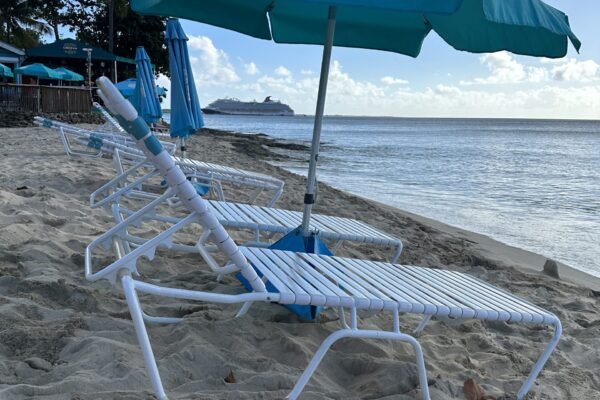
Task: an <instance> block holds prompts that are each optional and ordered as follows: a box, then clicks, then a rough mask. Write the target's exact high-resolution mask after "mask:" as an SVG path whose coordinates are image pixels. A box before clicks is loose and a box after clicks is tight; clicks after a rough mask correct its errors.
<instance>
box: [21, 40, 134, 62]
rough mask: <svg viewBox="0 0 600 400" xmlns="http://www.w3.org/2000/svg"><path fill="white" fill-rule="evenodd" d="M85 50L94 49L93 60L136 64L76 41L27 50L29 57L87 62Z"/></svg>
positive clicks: (60, 41) (57, 42) (56, 42)
mask: <svg viewBox="0 0 600 400" xmlns="http://www.w3.org/2000/svg"><path fill="white" fill-rule="evenodd" d="M83 49H92V60H105V61H118V62H123V63H128V64H135V60H132V59H131V58H126V57H121V56H118V55H116V54H113V53H109V52H108V51H106V50H104V49H101V48H100V47H95V46H92V45H90V44H89V43H85V42H80V41H78V40H75V39H62V40H57V41H55V42H54V43H48V44H45V45H42V46H39V47H34V48H31V49H27V50H26V53H27V57H47V58H77V59H80V60H87V52H86V51H84V50H83Z"/></svg>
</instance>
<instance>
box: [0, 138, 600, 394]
mask: <svg viewBox="0 0 600 400" xmlns="http://www.w3.org/2000/svg"><path fill="white" fill-rule="evenodd" d="M261 143H265V142H264V139H261V137H257V136H240V135H233V134H228V135H218V134H214V133H206V134H203V135H202V134H201V135H196V136H195V137H193V138H192V139H191V140H190V141H189V143H188V145H189V146H188V147H189V153H188V156H189V157H191V158H196V159H201V160H205V161H209V162H217V163H220V164H225V165H232V166H237V167H240V168H244V169H247V170H253V171H257V172H263V173H267V174H270V175H273V176H276V177H280V178H281V179H283V180H285V182H286V187H285V190H284V194H283V196H282V197H281V199H280V200H279V201H278V203H277V204H276V205H277V206H278V207H281V208H288V209H294V210H300V209H301V202H302V194H303V192H304V178H302V177H300V176H297V175H294V174H291V173H289V172H286V171H285V170H283V169H281V168H278V167H275V166H272V165H270V164H269V163H268V162H267V161H268V158H269V157H270V155H269V152H268V149H267V147H266V146H265V145H264V144H261ZM0 144H1V146H0V399H7V400H18V399H48V400H49V399H78V400H87V399H90V400H91V399H95V400H96V399H106V400H108V399H151V398H154V397H153V395H152V392H151V385H150V381H149V380H148V377H147V375H146V369H145V367H144V362H143V359H142V356H141V352H140V350H139V347H138V344H137V340H136V336H135V332H134V329H133V325H132V322H131V319H130V315H129V312H128V309H127V305H126V303H125V301H124V297H123V294H122V291H121V289H120V288H119V287H112V286H111V285H110V284H109V283H108V282H106V281H101V282H96V283H90V282H87V281H86V280H85V278H84V274H83V263H84V249H85V247H86V245H87V244H88V243H89V242H91V241H92V240H93V238H95V237H96V236H98V235H100V234H101V233H103V232H105V231H106V230H107V229H109V228H110V227H111V226H112V225H113V220H112V217H111V215H110V213H109V211H107V210H104V209H91V208H90V207H89V205H88V196H89V194H90V193H91V192H92V191H93V190H94V189H96V188H98V187H99V186H100V185H101V184H102V183H104V182H105V181H106V180H108V179H109V178H110V177H112V176H113V175H114V171H113V169H112V166H111V163H110V160H109V159H107V158H99V159H90V158H87V159H82V158H78V159H69V158H67V156H66V155H65V154H64V152H63V149H62V145H61V144H60V142H59V140H58V136H57V134H56V132H55V131H52V130H49V129H44V128H6V129H0ZM316 211H317V212H321V213H329V214H334V215H338V216H343V217H352V218H356V219H359V220H362V221H365V222H368V223H369V224H372V225H373V226H375V227H377V228H379V229H381V230H383V231H385V232H388V233H389V234H391V235H394V236H397V237H399V238H401V239H402V240H403V242H404V244H405V251H404V253H403V255H402V257H401V259H400V262H401V263H404V264H413V265H420V266H431V267H436V268H448V269H452V270H457V271H462V272H466V273H469V274H471V275H473V276H476V277H478V278H480V279H483V280H485V281H487V282H490V283H492V284H494V285H497V286H499V287H502V288H505V289H507V290H509V291H510V292H512V293H514V294H516V295H519V296H521V297H523V298H526V299H528V300H530V301H531V302H533V303H535V304H537V305H539V306H541V307H543V308H545V309H547V310H549V311H551V312H553V313H554V314H556V315H557V316H558V317H559V318H560V320H561V321H562V325H563V329H564V332H563V337H562V340H561V342H560V343H559V345H558V348H557V350H556V351H555V352H554V354H553V355H552V357H551V358H550V360H549V361H548V363H547V364H546V366H545V368H544V370H543V372H542V374H541V376H540V377H539V379H538V380H537V381H536V384H535V386H534V388H533V390H532V392H531V393H530V395H529V397H528V398H529V399H560V400H562V399H577V400H579V399H586V400H589V399H600V280H598V279H596V278H593V277H591V276H588V275H585V274H583V273H580V272H578V271H575V270H572V269H570V268H569V267H567V266H564V265H561V266H560V267H559V274H560V275H561V279H555V278H552V277H549V276H547V275H544V274H543V273H541V269H542V266H543V264H544V262H545V261H546V259H545V258H544V257H543V256H540V255H536V254H532V253H529V252H526V251H524V250H520V249H517V248H513V247H509V246H505V245H503V244H501V243H498V242H496V241H494V240H492V239H490V238H488V237H485V236H482V235H478V234H475V233H472V232H467V231H464V230H461V229H458V228H454V227H450V226H447V225H444V224H442V223H439V222H437V221H433V220H430V219H427V218H424V217H420V216H416V215H412V214H410V213H407V212H404V211H402V210H398V209H395V208H392V207H389V206H385V205H382V204H379V203H376V202H374V201H370V200H366V199H363V198H360V197H357V196H354V195H351V194H348V193H345V192H341V191H339V190H336V189H333V188H331V187H329V186H327V185H325V184H322V183H321V184H319V198H318V203H317V207H316ZM338 254H340V255H344V256H353V257H360V258H369V259H377V260H383V259H385V257H386V256H387V255H388V254H389V250H387V249H380V248H376V247H370V246H364V245H361V246H353V245H345V246H344V247H343V248H342V249H340V252H339V253H338ZM139 271H140V273H141V275H142V278H143V279H144V280H146V281H149V282H157V283H158V282H160V283H161V284H164V285H165V286H171V287H181V288H193V289H199V290H210V291H218V292H221V293H242V292H244V290H243V288H242V286H241V285H240V284H239V283H238V282H237V281H236V280H235V279H233V278H232V277H226V278H225V279H224V280H223V281H222V282H221V283H217V282H216V281H215V275H214V274H213V273H211V272H210V271H209V269H208V268H207V267H206V266H205V265H204V263H203V261H202V259H201V258H200V257H199V256H196V255H182V254H177V253H173V252H170V251H166V250H160V251H158V252H157V256H156V258H155V260H154V261H152V262H148V261H146V260H144V261H143V262H141V263H140V265H139ZM141 300H142V302H143V304H144V306H145V310H146V311H147V312H148V313H149V314H153V315H169V316H179V317H184V321H183V322H182V323H179V324H177V325H171V326H151V327H150V328H149V334H150V336H151V341H152V343H153V345H154V352H155V356H156V358H157V361H158V364H159V369H160V372H161V374H162V378H163V383H164V384H165V388H166V390H167V393H168V394H169V398H170V399H171V400H173V399H282V398H284V397H285V396H286V395H287V393H288V392H289V390H290V389H291V388H292V386H293V384H294V383H295V381H296V379H297V378H298V377H299V375H300V373H301V372H302V371H303V369H304V367H305V366H306V364H307V363H308V361H309V359H310V357H312V355H313V353H314V351H315V350H316V348H317V347H318V345H319V344H320V343H321V342H322V341H323V339H324V338H325V337H326V336H327V335H329V334H330V333H331V332H332V331H333V330H334V329H337V327H338V326H339V321H338V319H337V316H336V314H335V313H333V312H331V311H325V312H324V313H323V314H322V315H321V316H320V317H319V318H318V320H317V321H316V322H311V323H306V322H301V321H299V319H298V318H296V317H295V316H294V315H292V314H290V313H289V312H288V311H287V310H286V309H284V308H282V307H280V306H277V305H273V304H257V305H254V306H253V307H252V308H251V309H250V312H249V313H248V314H247V315H246V316H244V317H241V318H239V319H235V318H234V315H235V313H236V312H237V309H238V308H237V307H236V306H224V305H215V304H199V303H187V302H176V301H172V300H165V299H155V298H150V297H146V296H141ZM418 321H419V318H417V316H404V317H403V318H402V321H401V324H402V327H403V329H404V330H406V331H407V332H410V331H411V330H412V328H414V327H415V326H416V324H417V323H418ZM361 323H362V324H363V326H365V327H369V326H372V327H382V328H383V327H386V328H387V327H389V326H390V325H391V319H390V317H389V316H388V315H383V314H382V315H376V316H372V317H369V316H364V318H362V319H361ZM550 336H551V331H550V330H549V329H546V328H540V327H538V326H527V325H518V324H508V323H504V322H492V323H490V322H481V321H467V322H466V323H464V324H459V323H458V322H443V321H437V320H434V321H432V322H431V323H430V325H428V327H427V328H426V330H425V331H424V332H423V333H422V334H421V335H420V336H419V337H418V340H419V342H420V343H421V345H422V346H423V350H424V353H425V361H426V364H427V368H428V374H429V383H430V390H431V396H432V399H436V400H438V399H440V400H442V399H443V400H445V399H464V398H465V395H464V394H463V383H464V382H465V381H466V380H467V379H471V378H472V379H474V380H475V381H476V382H477V383H478V384H479V385H481V386H482V387H483V388H484V390H485V391H486V393H487V394H488V395H491V396H494V397H495V398H497V399H511V398H514V396H515V393H516V391H517V389H518V388H519V386H520V384H521V382H522V381H523V380H524V379H525V377H526V375H527V374H528V373H529V371H530V369H531V367H532V365H533V362H534V361H535V360H536V359H537V357H538V356H539V354H540V352H541V351H542V349H543V346H544V344H545V343H546V342H547V341H548V340H549V338H550ZM230 373H232V374H233V376H234V377H235V382H233V383H227V382H225V379H224V378H225V377H227V376H228V374H230ZM419 396H420V390H419V388H418V381H417V375H416V367H415V365H414V358H413V353H412V351H411V349H410V348H409V347H407V346H404V345H402V344H399V343H391V342H386V341H367V340H344V341H341V342H339V343H337V344H336V345H334V346H333V348H332V350H331V351H330V353H329V354H328V355H327V357H326V358H325V360H324V361H323V363H322V364H321V365H320V366H319V369H318V370H317V373H316V374H315V376H314V378H313V379H312V380H311V381H310V383H309V385H308V386H307V388H306V390H305V392H304V393H303V395H302V397H301V398H302V399H307V400H308V399H386V400H392V399H395V400H400V399H415V398H420V397H419Z"/></svg>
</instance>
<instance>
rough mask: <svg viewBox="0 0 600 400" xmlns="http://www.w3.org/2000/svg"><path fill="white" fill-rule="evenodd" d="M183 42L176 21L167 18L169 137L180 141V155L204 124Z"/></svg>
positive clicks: (183, 153)
mask: <svg viewBox="0 0 600 400" xmlns="http://www.w3.org/2000/svg"><path fill="white" fill-rule="evenodd" d="M187 41H188V37H187V36H186V35H185V32H184V31H183V28H182V27H181V24H180V23H179V20H178V19H174V18H172V19H169V20H168V21H167V31H166V33H165V42H166V43H167V47H168V48H169V71H170V73H171V122H170V124H171V137H173V138H178V140H179V141H180V143H181V155H182V157H185V140H186V138H187V137H188V136H190V135H192V134H193V133H194V132H196V130H198V129H200V128H202V127H203V126H204V120H203V118H202V110H201V109H200V102H199V100H198V94H197V92H196V84H195V82H194V75H193V72H192V66H191V64H190V56H189V53H188V48H187Z"/></svg>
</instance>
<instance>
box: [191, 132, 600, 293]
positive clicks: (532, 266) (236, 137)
mask: <svg viewBox="0 0 600 400" xmlns="http://www.w3.org/2000/svg"><path fill="white" fill-rule="evenodd" d="M200 134H208V135H214V137H216V138H219V137H220V138H223V137H226V138H227V139H228V140H232V141H234V142H238V141H242V142H243V141H248V142H250V143H253V145H252V146H253V147H254V146H255V145H257V146H258V147H260V146H266V147H267V149H266V152H261V154H260V156H262V157H266V158H267V160H265V159H262V160H260V161H264V162H268V163H269V164H271V162H273V161H281V160H282V158H283V159H286V158H287V159H291V158H293V157H289V156H283V155H281V154H280V153H277V152H274V151H272V150H270V149H271V148H277V149H284V150H296V151H310V147H309V146H307V145H302V144H297V143H293V142H290V141H286V140H283V139H278V138H274V137H272V136H269V135H267V134H264V133H242V132H233V131H225V130H219V129H212V128H210V129H202V130H201V132H200ZM254 142H258V143H254ZM237 145H238V146H240V144H239V143H237ZM253 150H255V148H254V149H253ZM271 165H273V164H271ZM273 166H274V167H276V168H280V169H282V170H285V171H286V172H288V173H291V174H294V175H297V176H299V177H302V175H298V174H295V173H293V172H290V171H288V170H287V169H285V168H283V167H281V166H278V165H273ZM319 185H320V186H322V185H326V186H327V187H329V188H332V189H335V190H338V191H340V192H344V193H346V194H347V195H349V196H355V197H358V198H361V199H363V200H364V201H368V202H373V203H374V204H377V205H378V206H379V207H381V208H389V209H393V210H396V211H398V212H401V213H402V214H404V215H406V216H408V217H410V218H412V219H414V220H416V221H419V222H420V223H423V224H426V225H430V226H431V227H433V228H435V229H437V230H440V231H443V232H446V233H447V234H449V235H452V236H456V237H461V238H463V239H465V240H467V241H469V242H472V243H473V244H474V245H475V247H476V248H477V250H478V251H480V252H481V254H482V256H483V257H485V258H487V259H489V260H490V261H492V262H494V263H500V264H502V265H504V266H506V267H511V266H512V267H515V268H518V269H520V270H521V271H523V272H526V273H537V274H542V275H545V274H544V272H543V266H544V263H545V262H546V261H547V260H549V259H550V258H549V257H547V256H544V255H543V254H539V253H536V252H533V251H530V250H526V249H523V248H520V247H516V246H511V245H509V244H506V243H504V242H502V241H500V240H497V239H494V238H492V237H490V236H488V235H486V234H483V233H478V232H474V231H470V230H467V229H464V228H460V227H457V226H454V225H450V224H447V223H445V222H442V221H439V220H436V219H433V218H430V217H426V216H423V215H419V214H415V213H412V212H410V211H406V210H404V209H401V208H399V207H395V206H392V205H389V204H385V203H381V202H379V201H376V200H373V199H370V198H367V197H363V196H360V195H358V194H355V193H352V192H348V191H345V190H342V189H337V188H333V187H332V186H331V185H328V184H327V183H325V182H322V181H319ZM405 246H408V244H406V243H405ZM552 260H553V261H555V262H556V263H557V265H558V273H559V276H560V280H564V281H567V282H570V283H573V284H575V285H579V286H583V287H586V288H589V289H592V290H595V291H600V277H598V276H595V275H593V274H590V273H587V272H585V271H582V270H579V269H577V268H575V267H572V266H569V265H567V264H565V263H562V262H560V261H557V260H554V259H552Z"/></svg>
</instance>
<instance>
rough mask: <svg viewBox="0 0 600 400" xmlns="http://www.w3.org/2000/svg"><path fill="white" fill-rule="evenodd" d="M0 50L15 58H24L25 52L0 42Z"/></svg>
mask: <svg viewBox="0 0 600 400" xmlns="http://www.w3.org/2000/svg"><path fill="white" fill-rule="evenodd" d="M0 49H3V50H6V51H7V52H9V53H13V54H14V55H15V56H19V57H20V56H24V55H25V52H24V51H23V50H21V49H19V48H17V47H15V46H12V45H10V44H8V43H5V42H2V41H0Z"/></svg>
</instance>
